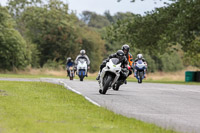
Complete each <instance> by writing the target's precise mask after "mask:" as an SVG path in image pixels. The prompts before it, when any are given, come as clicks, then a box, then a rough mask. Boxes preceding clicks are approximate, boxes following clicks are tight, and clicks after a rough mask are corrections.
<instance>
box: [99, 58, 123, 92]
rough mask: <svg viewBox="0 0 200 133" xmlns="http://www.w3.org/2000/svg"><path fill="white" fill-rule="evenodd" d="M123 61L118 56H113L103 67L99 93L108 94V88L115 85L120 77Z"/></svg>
mask: <svg viewBox="0 0 200 133" xmlns="http://www.w3.org/2000/svg"><path fill="white" fill-rule="evenodd" d="M121 69H122V68H121V63H120V61H119V59H118V58H112V59H110V60H109V62H107V63H106V66H105V67H104V68H103V69H102V72H101V74H100V79H99V86H100V89H99V93H100V94H106V92H107V90H108V89H110V88H111V87H113V85H114V84H115V83H116V82H117V80H118V79H119V77H120V72H121Z"/></svg>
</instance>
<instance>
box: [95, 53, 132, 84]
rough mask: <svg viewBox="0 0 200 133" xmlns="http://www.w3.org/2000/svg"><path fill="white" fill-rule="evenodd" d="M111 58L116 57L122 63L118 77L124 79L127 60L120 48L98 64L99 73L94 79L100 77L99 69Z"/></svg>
mask: <svg viewBox="0 0 200 133" xmlns="http://www.w3.org/2000/svg"><path fill="white" fill-rule="evenodd" d="M111 58H118V59H119V61H120V62H121V63H122V65H121V67H122V68H123V69H122V70H123V71H121V73H120V79H126V75H125V72H127V71H128V68H127V64H128V60H127V58H126V56H125V54H124V52H123V51H122V50H118V51H117V52H116V53H115V54H111V55H110V56H109V57H108V58H107V59H105V60H104V61H103V63H102V64H101V65H100V71H99V74H98V76H97V78H96V80H99V79H100V74H101V71H102V69H103V68H104V67H105V66H106V63H107V62H109V60H110V59H111Z"/></svg>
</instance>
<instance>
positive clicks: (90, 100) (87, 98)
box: [59, 81, 101, 107]
mask: <svg viewBox="0 0 200 133" xmlns="http://www.w3.org/2000/svg"><path fill="white" fill-rule="evenodd" d="M59 82H60V83H61V84H62V85H64V87H65V88H66V89H69V90H71V91H73V92H75V93H77V94H79V95H82V96H83V97H84V98H85V99H86V100H88V101H89V102H91V103H92V104H94V105H96V106H99V107H101V105H99V104H98V103H96V102H95V101H93V100H92V99H90V98H89V97H87V96H84V95H83V94H81V93H80V92H79V91H77V90H74V89H72V88H71V87H70V86H69V85H67V84H66V83H64V82H63V81H59Z"/></svg>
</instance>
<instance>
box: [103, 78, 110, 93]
mask: <svg viewBox="0 0 200 133" xmlns="http://www.w3.org/2000/svg"><path fill="white" fill-rule="evenodd" d="M105 78H106V77H105ZM111 81H112V77H111V76H110V75H108V77H107V79H106V80H105V81H104V85H103V90H102V91H101V94H106V92H107V90H108V88H109V86H110V84H111Z"/></svg>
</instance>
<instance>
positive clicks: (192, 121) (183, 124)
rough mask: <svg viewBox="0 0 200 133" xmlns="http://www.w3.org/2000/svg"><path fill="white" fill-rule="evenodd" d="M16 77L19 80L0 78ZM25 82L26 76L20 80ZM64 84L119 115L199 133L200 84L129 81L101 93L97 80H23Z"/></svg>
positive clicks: (189, 132) (181, 130)
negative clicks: (104, 93)
mask: <svg viewBox="0 0 200 133" xmlns="http://www.w3.org/2000/svg"><path fill="white" fill-rule="evenodd" d="M0 80H17V79H0ZM21 80H22V81H23V79H21ZM24 80H26V81H32V80H34V81H42V82H51V83H62V84H64V85H66V86H67V87H69V88H72V89H74V90H75V91H76V92H78V93H81V95H83V96H86V97H88V98H90V99H91V100H93V101H94V102H96V103H98V104H99V105H100V106H102V107H105V108H107V109H109V110H112V111H113V112H115V113H117V114H122V115H124V116H127V117H133V118H136V119H138V120H142V121H145V122H149V123H154V124H156V125H159V126H161V127H164V128H168V129H173V130H176V131H180V132H188V133H200V86H198V85H174V84H173V85H172V84H155V83H142V84H138V83H134V82H128V84H126V85H122V86H121V87H120V90H119V91H114V90H111V89H110V90H108V91H107V94H106V95H101V94H99V92H98V90H99V85H98V83H97V82H96V81H83V82H80V81H79V80H74V81H70V80H67V79H50V78H49V79H47V78H42V79H24Z"/></svg>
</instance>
